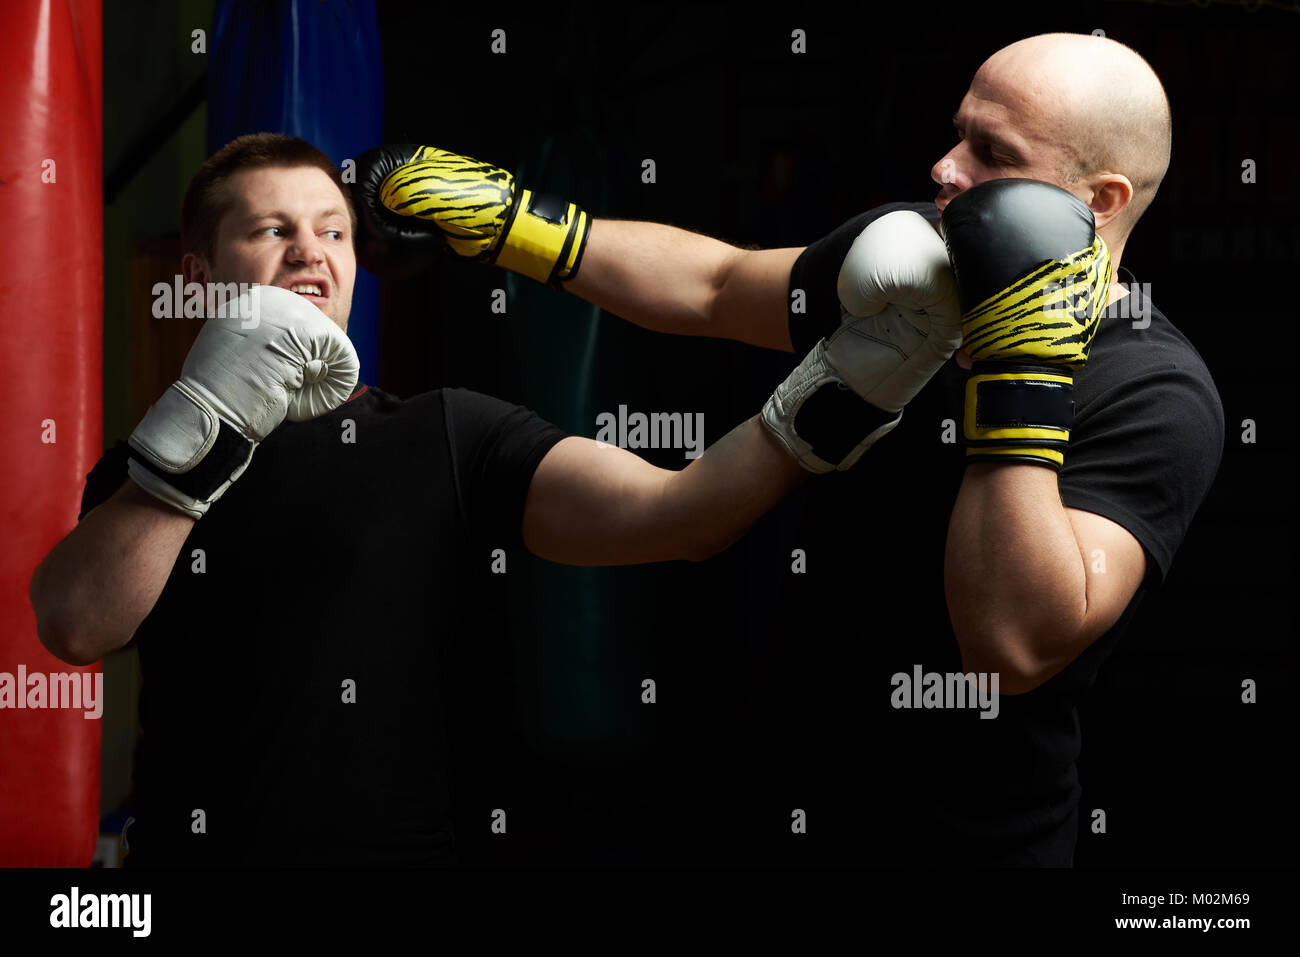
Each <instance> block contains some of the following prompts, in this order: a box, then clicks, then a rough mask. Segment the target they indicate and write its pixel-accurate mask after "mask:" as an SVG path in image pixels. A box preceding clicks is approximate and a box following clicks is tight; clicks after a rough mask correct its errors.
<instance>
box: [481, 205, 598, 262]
mask: <svg viewBox="0 0 1300 957" xmlns="http://www.w3.org/2000/svg"><path fill="white" fill-rule="evenodd" d="M532 201H533V193H532V191H531V190H527V189H525V190H523V191H522V193H521V195H520V197H519V203H518V209H517V211H516V213H515V218H514V220H513V221H512V222H511V223H510V224H509V227H508V229H507V231H506V235H505V239H504V240H503V242H502V244H501V249H500V251H499V252H498V253H497V255H496V260H495V262H496V264H497V265H498V266H501V267H503V268H505V269H509V270H510V271H511V272H517V273H520V274H521V275H524V276H527V277H528V278H529V279H536V280H537V281H538V282H541V283H546V282H550V281H551V278H552V273H555V272H556V264H557V263H559V261H560V258H561V256H563V258H564V262H563V263H560V270H559V272H558V278H565V277H566V276H567V275H568V274H569V273H571V272H572V270H573V265H574V263H575V262H576V261H577V256H578V254H579V253H580V252H581V249H580V248H579V247H580V245H581V244H580V242H578V241H576V240H578V239H580V238H581V237H583V236H585V234H586V228H587V222H588V219H587V214H586V212H584V211H583V210H581V209H579V208H578V206H577V205H576V204H574V203H569V204H568V208H567V209H566V211H565V214H564V216H563V217H562V219H561V220H560V221H559V222H552V221H551V220H549V219H545V218H543V217H541V216H537V215H534V214H533V213H531V212H529V206H530V205H531V204H532ZM571 237H572V238H571Z"/></svg>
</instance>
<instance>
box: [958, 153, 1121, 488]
mask: <svg viewBox="0 0 1300 957" xmlns="http://www.w3.org/2000/svg"><path fill="white" fill-rule="evenodd" d="M1094 226H1095V220H1094V219H1093V215H1092V210H1090V209H1089V208H1088V207H1087V205H1086V204H1085V203H1084V202H1083V201H1082V200H1080V199H1079V198H1078V197H1076V196H1075V195H1073V194H1072V193H1070V192H1067V191H1066V190H1064V189H1061V188H1060V187H1057V186H1052V185H1050V184H1048V183H1040V182H1038V181H1037V180H1028V179H998V180H991V181H989V182H986V183H980V184H979V185H978V186H972V187H971V188H970V189H967V190H964V191H963V192H961V193H959V194H958V195H957V196H956V197H955V198H953V200H952V201H951V202H950V203H949V204H948V205H947V207H946V208H945V209H944V210H943V214H942V216H941V218H940V221H939V229H940V232H941V233H942V235H943V239H944V242H945V243H946V244H947V247H948V258H949V261H950V262H951V263H952V271H953V276H954V278H955V279H956V281H957V290H958V295H959V297H960V299H961V308H962V348H963V349H964V350H965V351H966V354H967V355H969V356H970V357H971V359H972V367H971V370H970V375H969V377H968V378H967V380H966V396H965V410H964V415H963V426H962V434H963V436H964V438H965V441H966V461H967V463H971V462H1028V463H1032V464H1035V465H1046V466H1049V467H1051V468H1053V469H1057V470H1059V469H1060V468H1061V465H1062V464H1063V462H1064V461H1065V449H1066V447H1067V446H1068V444H1069V441H1070V429H1071V427H1072V426H1073V424H1074V373H1076V372H1077V371H1078V370H1079V369H1081V368H1083V365H1084V363H1085V362H1086V361H1087V359H1088V348H1089V346H1090V345H1091V343H1092V337H1093V335H1094V334H1095V333H1096V331H1097V325H1098V323H1099V322H1100V321H1101V315H1102V313H1103V312H1104V311H1105V308H1106V302H1107V300H1108V298H1109V293H1110V252H1109V251H1108V250H1107V249H1106V244H1105V242H1103V241H1102V239H1101V237H1100V236H1098V235H1097V234H1096V231H1095V228H1094Z"/></svg>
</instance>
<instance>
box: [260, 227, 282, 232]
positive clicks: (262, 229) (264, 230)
mask: <svg viewBox="0 0 1300 957" xmlns="http://www.w3.org/2000/svg"><path fill="white" fill-rule="evenodd" d="M279 229H280V227H279V226H263V227H262V228H261V229H260V230H258V232H262V233H269V232H271V230H277V231H278V230H279Z"/></svg>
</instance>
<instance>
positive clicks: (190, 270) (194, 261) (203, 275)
mask: <svg viewBox="0 0 1300 957" xmlns="http://www.w3.org/2000/svg"><path fill="white" fill-rule="evenodd" d="M181 275H183V276H184V277H185V282H186V283H187V284H188V283H192V282H197V283H204V282H208V281H209V280H210V279H211V277H212V267H211V266H209V265H208V261H207V259H205V258H204V257H203V255H202V254H200V253H186V254H185V255H184V256H182V257H181Z"/></svg>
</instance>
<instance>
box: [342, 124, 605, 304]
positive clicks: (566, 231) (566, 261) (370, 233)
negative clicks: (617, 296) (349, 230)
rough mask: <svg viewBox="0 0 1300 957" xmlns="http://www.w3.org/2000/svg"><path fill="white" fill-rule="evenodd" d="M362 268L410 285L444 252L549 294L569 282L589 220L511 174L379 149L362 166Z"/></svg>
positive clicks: (433, 154) (436, 153)
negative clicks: (549, 288)
mask: <svg viewBox="0 0 1300 957" xmlns="http://www.w3.org/2000/svg"><path fill="white" fill-rule="evenodd" d="M356 174H357V175H356V184H355V185H354V186H353V198H354V204H353V205H355V206H356V210H357V237H356V250H357V262H358V263H359V264H360V265H361V267H362V268H363V269H366V270H369V271H370V272H373V273H375V274H376V275H378V276H383V277H387V278H397V277H401V276H408V275H411V274H412V273H414V272H417V271H419V270H420V269H422V268H424V267H425V266H426V265H428V263H429V261H430V259H431V257H432V255H433V254H434V253H435V252H436V251H437V250H439V249H441V248H446V249H450V250H451V251H452V252H454V253H455V254H456V255H458V256H463V257H465V258H466V259H474V260H477V261H479V262H486V263H495V264H496V265H498V266H501V267H502V268H504V269H509V270H511V271H512V272H517V273H520V274H521V275H524V276H528V277H529V278H531V279H536V280H537V281H538V282H541V283H546V284H547V285H556V284H558V283H560V282H563V281H564V280H566V279H572V278H573V277H574V276H575V275H576V274H577V272H578V265H579V264H580V263H581V262H582V253H583V250H584V249H585V248H586V244H587V234H588V232H590V230H591V217H590V216H588V215H587V213H586V211H585V210H582V209H580V208H579V207H578V206H576V205H574V204H573V203H569V202H565V201H563V200H559V199H556V198H555V197H553V196H548V195H546V194H544V193H534V192H533V191H532V190H528V189H521V188H518V187H516V185H515V179H514V177H513V176H511V175H510V173H508V172H507V171H506V170H503V169H500V168H499V167H496V166H493V165H491V164H490V163H481V162H479V161H478V160H476V159H471V158H470V157H468V156H461V155H459V154H457V153H449V152H447V151H446V150H440V149H437V148H436V147H432V146H413V145H408V144H400V145H395V146H393V145H390V146H380V147H377V148H375V149H372V150H368V151H367V152H365V153H363V154H362V155H361V156H359V157H357V169H356Z"/></svg>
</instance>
